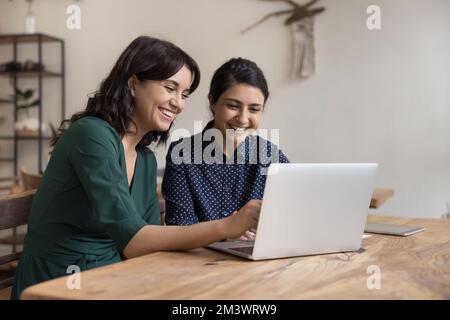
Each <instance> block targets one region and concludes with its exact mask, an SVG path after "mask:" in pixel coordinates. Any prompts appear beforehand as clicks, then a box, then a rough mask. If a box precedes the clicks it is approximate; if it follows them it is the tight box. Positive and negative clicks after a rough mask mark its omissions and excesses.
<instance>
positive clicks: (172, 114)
mask: <svg viewBox="0 0 450 320" xmlns="http://www.w3.org/2000/svg"><path fill="white" fill-rule="evenodd" d="M160 111H161V113H162V114H163V115H165V116H166V117H169V118H173V116H174V115H175V114H174V113H173V112H172V111H169V110H166V109H160Z"/></svg>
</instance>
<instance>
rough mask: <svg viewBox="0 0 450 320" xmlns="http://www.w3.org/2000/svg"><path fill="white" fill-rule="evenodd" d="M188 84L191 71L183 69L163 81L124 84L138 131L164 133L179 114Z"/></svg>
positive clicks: (186, 94) (184, 67) (187, 93)
mask: <svg viewBox="0 0 450 320" xmlns="http://www.w3.org/2000/svg"><path fill="white" fill-rule="evenodd" d="M191 83H192V74H191V71H189V69H188V68H187V67H186V66H183V67H182V68H181V69H180V70H179V71H178V72H177V73H176V74H174V75H173V76H172V77H170V78H169V79H166V80H144V81H139V80H138V79H137V78H136V77H135V76H133V77H131V78H130V80H129V81H128V85H129V88H130V90H131V93H132V96H133V98H134V103H135V110H134V114H133V120H134V121H135V122H136V124H137V126H138V131H141V132H150V131H168V130H169V128H170V125H171V123H172V121H173V120H174V119H175V118H176V117H177V116H178V114H180V113H181V111H183V108H184V104H185V102H186V99H187V98H188V96H189V89H190V86H191Z"/></svg>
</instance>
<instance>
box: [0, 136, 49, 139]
mask: <svg viewBox="0 0 450 320" xmlns="http://www.w3.org/2000/svg"><path fill="white" fill-rule="evenodd" d="M51 139H52V137H47V136H43V137H42V140H51ZM0 140H14V137H10V136H0ZM17 140H39V137H20V136H18V137H17Z"/></svg>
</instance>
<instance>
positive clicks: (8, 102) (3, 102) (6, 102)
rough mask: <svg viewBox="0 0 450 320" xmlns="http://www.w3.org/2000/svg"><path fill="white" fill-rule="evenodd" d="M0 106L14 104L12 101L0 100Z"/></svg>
mask: <svg viewBox="0 0 450 320" xmlns="http://www.w3.org/2000/svg"><path fill="white" fill-rule="evenodd" d="M0 104H14V101H11V100H8V99H0Z"/></svg>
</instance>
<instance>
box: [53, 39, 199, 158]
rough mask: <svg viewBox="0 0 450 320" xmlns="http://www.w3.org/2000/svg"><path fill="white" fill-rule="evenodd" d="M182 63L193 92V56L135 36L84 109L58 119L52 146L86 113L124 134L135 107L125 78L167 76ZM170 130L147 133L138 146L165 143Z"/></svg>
mask: <svg viewBox="0 0 450 320" xmlns="http://www.w3.org/2000/svg"><path fill="white" fill-rule="evenodd" d="M184 65H186V67H187V68H188V69H189V70H190V71H191V73H192V78H193V80H192V84H191V87H190V92H191V93H192V92H194V91H195V89H197V87H198V85H199V82H200V70H199V67H198V65H197V63H196V62H195V61H194V59H192V58H191V57H190V56H189V55H188V54H187V53H186V52H184V51H183V50H181V49H180V48H178V47H177V46H175V45H174V44H172V43H170V42H167V41H164V40H159V39H155V38H151V37H147V36H141V37H138V38H136V39H135V40H133V42H131V43H130V45H129V46H128V47H127V48H126V49H125V51H124V52H123V53H122V54H121V55H120V57H119V59H118V60H117V62H116V64H115V65H114V67H113V69H112V70H111V73H110V74H109V75H108V77H107V78H106V79H105V80H103V82H102V83H101V85H100V88H99V90H98V91H96V92H95V94H94V96H93V97H91V98H89V100H88V102H87V105H86V109H85V110H84V111H82V112H79V113H76V114H74V115H73V116H72V117H71V118H70V120H64V121H63V122H62V123H61V126H60V128H59V130H58V133H57V134H56V135H55V137H54V138H53V139H52V141H51V145H52V146H54V145H55V144H56V143H57V142H58V140H59V138H60V137H61V136H62V134H63V133H64V131H65V130H66V129H67V127H68V126H70V125H71V124H73V123H74V122H75V121H77V120H79V119H81V118H83V117H87V116H95V117H99V118H101V119H103V120H105V121H106V122H108V123H109V124H110V125H111V126H112V127H113V128H114V129H116V131H117V133H118V134H119V136H121V137H123V136H124V134H125V133H127V129H128V127H129V124H130V123H133V120H132V119H131V116H132V115H133V111H134V108H135V106H134V103H133V96H132V95H131V92H130V89H129V87H128V79H129V78H130V77H131V76H133V75H136V77H137V78H138V79H139V81H145V80H166V79H168V78H170V77H171V76H173V75H174V74H175V73H177V72H178V71H179V70H180V69H181V68H182V67H183V66H184ZM67 125H68V126H67ZM171 127H172V125H171ZM169 130H170V128H169ZM169 130H168V131H164V132H160V131H151V132H149V133H147V134H146V135H145V136H144V137H143V138H142V140H141V141H140V142H139V144H138V146H137V148H138V149H139V150H145V148H146V147H147V146H148V145H150V144H151V143H152V142H155V141H156V142H157V144H158V145H159V144H161V143H165V142H166V141H167V139H168V137H169Z"/></svg>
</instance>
